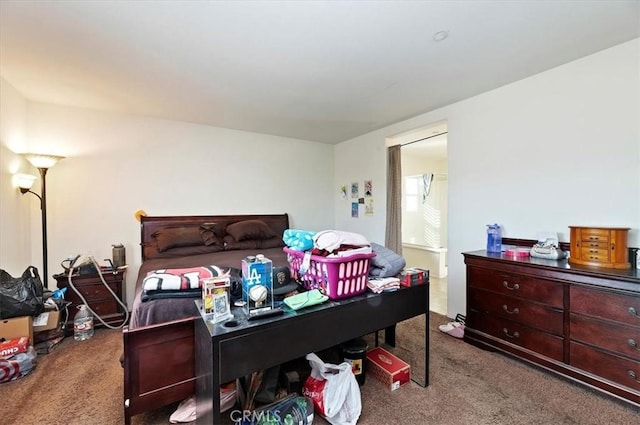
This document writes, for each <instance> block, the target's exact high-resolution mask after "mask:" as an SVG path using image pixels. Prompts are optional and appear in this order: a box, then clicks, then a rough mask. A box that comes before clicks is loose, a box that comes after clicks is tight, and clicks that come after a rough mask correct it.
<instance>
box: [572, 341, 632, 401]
mask: <svg viewBox="0 0 640 425" xmlns="http://www.w3.org/2000/svg"><path fill="white" fill-rule="evenodd" d="M569 350H570V362H569V363H570V364H571V366H574V367H577V368H579V369H582V370H584V371H587V372H590V373H593V374H594V375H598V376H601V377H603V378H605V379H608V380H610V381H613V382H616V383H618V384H621V385H624V386H626V387H629V388H631V389H633V390H634V391H640V362H636V361H633V360H628V359H625V358H623V357H618V356H614V355H612V354H607V353H604V352H602V351H599V350H595V349H593V348H590V347H587V346H586V345H582V344H580V343H577V342H571V345H570V347H569ZM637 402H640V396H637V397H636V403H637Z"/></svg>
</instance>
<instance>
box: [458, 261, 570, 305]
mask: <svg viewBox="0 0 640 425" xmlns="http://www.w3.org/2000/svg"><path fill="white" fill-rule="evenodd" d="M468 279H469V284H470V286H471V287H472V288H480V289H486V290H489V291H494V292H498V293H500V294H504V295H509V296H513V297H519V298H524V299H527V300H532V301H537V302H540V303H543V304H547V305H550V306H552V307H557V308H563V299H564V295H563V287H562V284H560V283H556V282H552V281H549V280H543V279H536V278H533V277H528V276H523V275H519V274H511V273H505V272H501V271H496V270H489V269H480V268H472V269H470V270H469V277H468Z"/></svg>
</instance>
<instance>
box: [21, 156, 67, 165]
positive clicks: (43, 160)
mask: <svg viewBox="0 0 640 425" xmlns="http://www.w3.org/2000/svg"><path fill="white" fill-rule="evenodd" d="M22 156H24V157H25V158H26V159H27V161H29V162H30V163H31V165H33V166H34V167H36V168H51V167H53V166H54V165H56V163H57V162H58V161H60V160H61V159H64V157H63V156H56V155H46V154H40V153H25V154H22Z"/></svg>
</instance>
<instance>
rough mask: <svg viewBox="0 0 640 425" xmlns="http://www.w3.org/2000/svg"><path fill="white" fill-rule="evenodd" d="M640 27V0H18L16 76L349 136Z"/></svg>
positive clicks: (52, 97) (9, 11) (28, 82)
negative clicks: (439, 35) (441, 34)
mask: <svg viewBox="0 0 640 425" xmlns="http://www.w3.org/2000/svg"><path fill="white" fill-rule="evenodd" d="M438 31H448V33H449V37H448V38H447V39H446V40H444V41H441V42H436V41H434V40H433V35H434V33H436V32H438ZM639 35H640V1H639V0H633V1H610V0H603V1H577V0H570V1H561V0H558V1H533V0H531V1H235V2H232V1H163V2H157V1H156V2H154V1H63V0H58V1H37V2H36V1H13V0H2V1H1V2H0V75H1V76H2V77H3V78H4V79H5V80H7V81H8V82H9V83H10V84H11V85H13V86H14V87H15V88H16V89H17V90H18V91H20V92H21V93H22V94H23V95H24V96H25V97H26V98H28V99H30V100H33V101H39V102H49V103H55V104H61V105H70V106H77V107H83V108H92V109H98V110H106V111H116V112H122V113H127V114H141V115H146V116H152V117H159V118H166V119H173V120H181V121H187V122H193V123H201V124H207V125H212V126H217V127H226V128H233V129H239V130H247V131H253V132H258V133H265V134H272V135H279V136H286V137H294V138H300V139H306V140H311V141H318V142H324V143H339V142H342V141H344V140H348V139H350V138H353V137H355V136H358V135H361V134H365V133H368V132H370V131H373V130H376V129H379V128H382V127H385V126H387V125H389V124H392V123H394V122H398V121H401V120H403V119H407V118H410V117H413V116H416V115H419V114H422V113H425V112H428V111H430V110H433V109H436V108H439V107H442V106H445V105H448V104H451V103H454V102H456V101H459V100H462V99H465V98H468V97H470V96H474V95H477V94H480V93H483V92H485V91H488V90H491V89H494V88H496V87H499V86H502V85H505V84H508V83H510V82H513V81H517V80H520V79H522V78H525V77H528V76H530V75H533V74H536V73H539V72H541V71H544V70H546V69H550V68H553V67H555V66H558V65H561V64H563V63H567V62H569V61H572V60H575V59H577V58H580V57H583V56H586V55H589V54H592V53H595V52H597V51H599V50H602V49H605V48H608V47H611V46H614V45H616V44H620V43H623V42H625V41H628V40H631V39H633V38H636V37H638V36H639Z"/></svg>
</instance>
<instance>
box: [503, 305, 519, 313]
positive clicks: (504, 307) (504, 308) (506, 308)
mask: <svg viewBox="0 0 640 425" xmlns="http://www.w3.org/2000/svg"><path fill="white" fill-rule="evenodd" d="M502 309H503V310H504V311H506V312H507V313H509V314H518V313H520V310H519V309H518V307H516V308H514V309H513V310H511V311H509V307H507V305H506V304H502Z"/></svg>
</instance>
